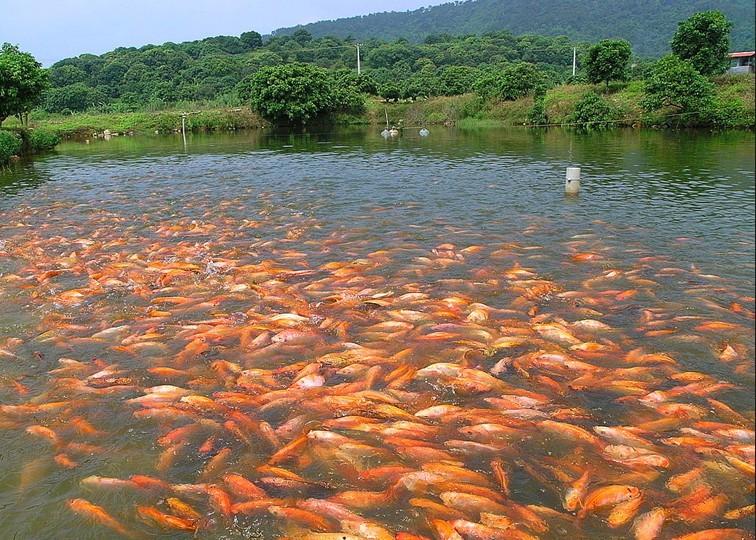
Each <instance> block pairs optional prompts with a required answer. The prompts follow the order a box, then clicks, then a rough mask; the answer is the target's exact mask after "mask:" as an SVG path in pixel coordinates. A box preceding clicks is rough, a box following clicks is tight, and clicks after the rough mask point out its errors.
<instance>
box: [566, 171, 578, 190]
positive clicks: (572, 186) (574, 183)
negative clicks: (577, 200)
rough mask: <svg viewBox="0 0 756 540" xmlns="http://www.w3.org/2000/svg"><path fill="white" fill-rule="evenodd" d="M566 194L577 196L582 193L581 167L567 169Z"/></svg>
mask: <svg viewBox="0 0 756 540" xmlns="http://www.w3.org/2000/svg"><path fill="white" fill-rule="evenodd" d="M564 192H565V193H567V194H568V195H577V194H578V193H580V167H567V177H566V180H565V182H564Z"/></svg>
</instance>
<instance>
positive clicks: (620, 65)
mask: <svg viewBox="0 0 756 540" xmlns="http://www.w3.org/2000/svg"><path fill="white" fill-rule="evenodd" d="M632 54H633V51H632V49H631V48H630V44H629V43H628V42H627V41H625V40H623V39H604V40H602V41H599V42H598V43H596V44H595V45H594V46H593V47H591V48H590V49H588V53H587V54H586V58H585V70H586V74H587V75H588V80H589V81H590V82H592V83H594V84H597V83H600V82H604V83H606V85H607V86H609V81H624V80H625V79H626V78H627V65H628V62H629V61H630V56H632Z"/></svg>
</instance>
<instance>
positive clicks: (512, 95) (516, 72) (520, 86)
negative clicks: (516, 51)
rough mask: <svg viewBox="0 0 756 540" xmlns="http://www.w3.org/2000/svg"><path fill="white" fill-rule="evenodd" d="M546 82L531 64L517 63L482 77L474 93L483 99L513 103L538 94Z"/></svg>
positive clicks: (476, 84)
mask: <svg viewBox="0 0 756 540" xmlns="http://www.w3.org/2000/svg"><path fill="white" fill-rule="evenodd" d="M545 84H546V81H545V79H544V77H543V74H541V72H540V71H539V70H538V68H537V67H536V66H534V65H533V64H528V63H526V62H518V63H516V64H510V65H508V66H507V67H505V68H504V69H503V70H501V71H492V72H489V73H487V74H485V75H483V76H482V77H481V78H480V79H478V81H477V82H476V83H475V92H476V93H477V94H478V95H480V96H481V97H484V98H497V99H503V100H509V101H514V100H515V99H517V98H521V97H525V96H527V95H528V94H531V93H538V92H540V91H541V89H543V88H544V86H545Z"/></svg>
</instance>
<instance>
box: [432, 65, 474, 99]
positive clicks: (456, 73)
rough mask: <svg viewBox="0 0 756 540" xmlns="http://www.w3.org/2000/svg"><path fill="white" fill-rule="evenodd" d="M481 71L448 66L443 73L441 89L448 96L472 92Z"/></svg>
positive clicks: (467, 67) (472, 68)
mask: <svg viewBox="0 0 756 540" xmlns="http://www.w3.org/2000/svg"><path fill="white" fill-rule="evenodd" d="M479 77H480V70H479V69H477V68H474V67H470V66H447V67H445V68H444V69H443V71H442V72H441V77H440V79H441V88H442V89H443V93H444V94H446V95H448V96H457V95H460V94H466V93H468V92H472V89H473V85H474V84H475V81H476V80H478V78H479Z"/></svg>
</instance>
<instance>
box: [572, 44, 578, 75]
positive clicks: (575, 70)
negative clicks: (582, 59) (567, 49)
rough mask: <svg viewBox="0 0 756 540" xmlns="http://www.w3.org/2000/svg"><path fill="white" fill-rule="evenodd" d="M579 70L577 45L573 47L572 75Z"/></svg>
mask: <svg viewBox="0 0 756 540" xmlns="http://www.w3.org/2000/svg"><path fill="white" fill-rule="evenodd" d="M576 72H577V47H573V48H572V76H573V77H574V76H575V73H576Z"/></svg>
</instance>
